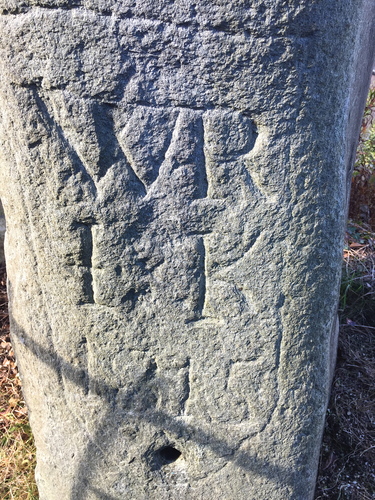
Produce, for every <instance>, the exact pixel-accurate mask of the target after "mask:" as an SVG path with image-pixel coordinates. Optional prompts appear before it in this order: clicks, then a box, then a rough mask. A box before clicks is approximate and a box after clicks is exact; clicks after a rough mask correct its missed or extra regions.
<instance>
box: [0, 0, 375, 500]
mask: <svg viewBox="0 0 375 500" xmlns="http://www.w3.org/2000/svg"><path fill="white" fill-rule="evenodd" d="M0 12H1V13H2V14H3V15H2V16H1V18H0V23H1V33H2V34H1V40H0V51H1V54H0V67H1V71H0V79H1V81H0V92H1V117H0V140H1V144H2V148H0V158H1V162H0V167H1V172H0V178H1V179H2V183H1V185H0V196H1V199H2V200H4V206H5V210H6V217H7V225H8V233H7V242H6V253H7V268H8V276H9V293H10V304H11V324H12V326H11V327H12V335H13V342H14V344H15V349H16V354H17V359H18V363H19V366H20V370H21V374H22V377H23V386H24V393H25V397H26V400H27V403H28V407H29V410H30V422H31V425H32V428H33V431H34V434H35V439H36V445H37V458H38V466H37V479H38V487H39V491H40V498H41V500H86V499H87V500H88V499H108V500H120V499H121V500H126V499H128V500H141V499H144V500H146V499H150V498H152V499H155V500H159V499H160V500H162V499H180V498H183V499H187V500H188V499H191V500H195V499H212V498H215V499H216V498H217V499H223V500H224V499H228V500H229V499H233V498H236V499H246V500H247V499H257V500H264V499H267V500H271V499H274V500H282V499H285V500H286V499H288V500H291V499H295V500H297V499H298V500H306V499H308V498H312V496H313V490H314V481H315V475H316V469H317V460H318V454H319V445H320V439H321V434H322V429H323V424H324V415H325V409H326V404H327V401H328V396H329V386H330V380H331V376H332V369H333V368H332V366H333V360H334V357H335V346H336V343H335V334H336V333H335V332H336V310H337V300H338V289H339V282H340V270H341V248H342V243H343V233H344V225H345V218H346V209H347V191H346V186H347V184H348V178H349V177H350V168H351V166H352V158H353V151H354V149H355V144H354V140H353V137H354V136H355V134H356V130H357V129H358V127H359V124H360V116H361V115H360V112H358V113H355V112H354V111H353V109H354V108H355V107H359V108H361V107H362V108H363V105H364V100H365V95H366V90H367V88H366V85H367V83H368V80H369V77H370V70H371V67H372V66H371V64H372V56H373V54H372V53H370V51H369V50H368V51H367V53H366V54H365V57H364V56H363V54H362V53H361V57H360V56H359V54H360V50H361V49H362V47H363V46H365V43H366V40H370V39H371V36H372V34H371V33H372V31H371V30H373V20H374V5H373V3H372V0H371V1H370V0H363V1H362V0H361V1H360V2H358V1H357V0H345V1H344V0H339V1H338V2H335V3H332V2H331V1H329V0H321V1H319V2H300V1H299V2H289V3H288V4H287V3H286V2H284V1H283V0H277V1H275V0H272V2H271V1H258V0H253V1H248V2H247V1H246V2H242V1H239V0H238V1H237V0H236V1H234V2H232V3H231V6H230V8H228V3H227V2H222V1H215V2H211V1H210V2H208V1H201V2H199V3H197V2H192V1H190V0H185V1H184V2H182V1H181V2H180V1H172V0H158V1H155V2H145V1H143V0H142V1H141V0H139V1H138V0H137V1H127V0H120V1H114V0H100V1H99V0H76V1H67V0H22V1H15V0H0ZM332 19H334V20H335V22H334V23H332V22H331V21H332ZM361 58H362V59H361ZM360 59H361V60H364V59H366V60H367V61H369V69H367V68H365V67H364V68H363V69H361V70H358V68H357V69H356V72H355V71H354V69H353V71H351V70H350V72H349V74H348V68H356V65H358V64H359V63H358V61H359V60H360ZM370 60H371V61H370ZM356 78H362V80H361V81H362V83H361V85H360V84H359V83H358V82H356V81H355V79H356ZM366 79H367V80H366ZM348 172H349V173H348Z"/></svg>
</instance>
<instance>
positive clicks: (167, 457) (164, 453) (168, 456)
mask: <svg viewBox="0 0 375 500" xmlns="http://www.w3.org/2000/svg"><path fill="white" fill-rule="evenodd" d="M180 455H181V452H180V451H178V450H176V448H173V446H166V447H165V448H162V449H161V450H159V456H160V458H161V460H162V462H163V463H164V464H173V462H175V461H176V460H177V459H178V457H179V456H180Z"/></svg>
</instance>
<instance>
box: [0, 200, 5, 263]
mask: <svg viewBox="0 0 375 500" xmlns="http://www.w3.org/2000/svg"><path fill="white" fill-rule="evenodd" d="M4 237H5V216H4V210H3V206H2V204H1V201H0V266H2V265H4V263H5V256H4Z"/></svg>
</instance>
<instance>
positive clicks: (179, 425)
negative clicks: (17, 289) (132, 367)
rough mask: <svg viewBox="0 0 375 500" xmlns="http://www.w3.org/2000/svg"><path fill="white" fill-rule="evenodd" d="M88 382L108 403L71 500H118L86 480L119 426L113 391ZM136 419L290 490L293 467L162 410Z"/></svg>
mask: <svg viewBox="0 0 375 500" xmlns="http://www.w3.org/2000/svg"><path fill="white" fill-rule="evenodd" d="M10 319H11V332H12V336H15V337H17V338H18V339H19V341H21V342H22V344H23V346H24V347H26V348H27V349H29V350H30V351H31V353H32V354H34V355H35V356H36V357H37V358H39V359H40V360H41V361H42V362H43V363H46V364H47V365H49V366H50V367H51V368H53V369H54V370H56V372H60V373H61V374H62V375H64V376H65V377H66V378H67V379H68V380H70V381H71V382H73V383H74V384H76V385H79V386H81V387H83V388H87V380H88V378H89V374H88V372H87V370H80V369H77V368H75V367H74V366H72V365H71V364H70V363H67V362H66V361H65V360H64V359H63V358H62V357H61V356H59V355H58V354H57V353H51V352H50V351H49V350H48V349H46V348H44V347H43V346H41V345H40V344H39V343H38V342H36V341H35V340H34V339H32V338H31V337H30V336H29V335H28V334H27V333H26V332H25V331H24V330H23V329H22V328H21V327H20V326H19V325H18V324H17V322H16V321H15V320H14V318H13V317H11V318H10ZM90 380H91V381H92V382H93V384H94V387H95V386H96V387H100V393H101V397H102V398H103V400H104V401H105V402H106V403H107V410H106V411H105V412H104V413H103V414H102V415H101V418H100V422H99V425H98V427H97V429H96V432H95V435H94V436H92V437H91V438H90V439H89V441H88V444H87V446H86V449H85V450H84V453H83V458H82V459H81V462H80V464H79V466H78V467H77V470H76V477H75V480H74V484H73V485H72V489H71V495H70V498H71V499H74V500H85V499H86V498H87V495H88V493H89V492H90V491H91V492H92V493H94V494H95V495H96V497H97V498H98V500H118V497H112V496H110V495H109V494H108V493H107V492H102V491H100V490H98V489H95V487H94V486H91V485H90V479H88V478H87V470H88V468H89V469H90V470H89V473H90V475H91V476H94V475H95V471H97V470H98V469H99V468H100V467H103V464H104V465H105V463H106V457H105V454H104V452H103V451H102V449H103V447H104V448H105V449H107V450H110V448H111V445H112V444H113V443H114V442H115V441H116V439H117V438H118V435H117V434H116V431H117V425H116V423H117V424H118V421H119V419H118V417H119V416H120V414H121V413H120V411H118V410H117V409H116V401H115V396H114V390H113V388H110V387H109V386H107V384H106V383H105V382H104V381H102V380H95V379H93V378H92V377H91V379H90ZM142 386H143V391H144V378H142V379H141V380H139V381H138V382H137V384H136V385H135V387H134V385H133V386H132V387H131V389H129V390H130V391H131V394H134V393H136V392H137V391H141V390H142ZM122 411H123V410H122ZM76 418H78V417H76ZM136 419H143V420H144V421H146V422H147V423H148V424H151V425H153V426H155V427H156V428H158V429H160V428H162V429H164V430H165V431H167V432H169V433H172V434H175V435H176V436H178V437H179V436H181V435H185V436H187V437H188V439H189V440H193V441H194V442H196V443H197V444H204V445H205V446H207V447H209V448H210V450H211V451H212V452H214V453H215V454H216V455H217V456H218V457H223V456H225V459H226V460H228V461H229V462H232V463H234V464H235V465H236V466H237V467H240V468H241V469H243V470H244V471H247V472H250V471H252V472H256V473H257V474H260V475H263V476H265V477H267V478H269V479H270V480H273V481H275V480H276V481H277V478H278V477H282V478H283V483H284V484H287V485H290V486H293V482H292V479H291V478H292V476H293V468H292V467H291V468H290V469H283V468H280V467H279V466H275V465H270V464H264V463H263V462H261V461H260V460H259V459H258V458H257V457H256V456H253V455H251V454H249V453H248V452H244V451H242V452H239V453H235V450H233V448H232V447H231V446H230V445H229V444H228V442H226V441H225V440H223V439H221V438H218V437H216V436H215V435H214V434H209V433H207V432H205V431H203V430H202V429H199V428H197V427H192V426H191V425H190V424H189V428H187V426H186V424H184V423H183V422H179V421H177V420H175V419H174V418H173V417H171V416H170V415H168V413H166V412H165V411H163V410H156V409H155V410H153V411H152V412H148V411H147V412H142V413H141V412H140V413H137V414H136ZM110 426H112V427H110ZM109 428H112V429H113V432H112V433H111V435H110V437H109V439H108V438H105V442H104V445H102V446H100V447H99V445H98V444H97V443H103V438H104V436H108V429H109ZM98 451H99V455H101V457H99V458H97V457H98ZM93 457H95V458H93ZM88 464H89V467H88Z"/></svg>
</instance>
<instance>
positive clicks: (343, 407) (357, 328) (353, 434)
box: [315, 221, 375, 500]
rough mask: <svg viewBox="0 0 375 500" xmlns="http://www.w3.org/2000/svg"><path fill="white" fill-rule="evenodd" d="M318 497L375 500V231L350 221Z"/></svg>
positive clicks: (320, 465) (317, 490)
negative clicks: (336, 347)
mask: <svg viewBox="0 0 375 500" xmlns="http://www.w3.org/2000/svg"><path fill="white" fill-rule="evenodd" d="M339 313H340V335H339V346H338V353H337V365H336V371H335V376H334V380H333V385H332V392H331V399H330V402H329V406H328V410H327V415H326V423H325V431H324V436H323V443H322V448H321V454H320V464H319V473H318V479H317V486H316V492H315V500H318V499H319V500H321V499H329V500H339V499H342V500H370V499H372V500H373V499H374V498H375V234H374V233H372V232H371V231H370V228H369V227H368V226H366V225H365V224H357V223H354V222H352V221H349V226H348V232H347V241H346V246H345V249H344V267H343V277H342V283H341V301H340V310H339Z"/></svg>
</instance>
